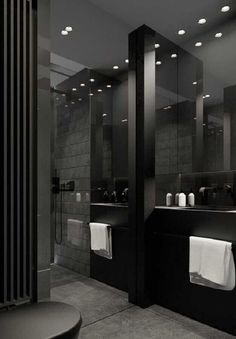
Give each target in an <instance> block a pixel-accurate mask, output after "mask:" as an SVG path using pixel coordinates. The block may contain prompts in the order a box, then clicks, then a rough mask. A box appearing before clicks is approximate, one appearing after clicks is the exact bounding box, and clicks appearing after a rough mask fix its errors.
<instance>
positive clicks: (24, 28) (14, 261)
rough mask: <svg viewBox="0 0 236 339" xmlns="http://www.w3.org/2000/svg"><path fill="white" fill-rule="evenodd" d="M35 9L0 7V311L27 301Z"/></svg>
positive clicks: (8, 1)
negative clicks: (3, 307)
mask: <svg viewBox="0 0 236 339" xmlns="http://www.w3.org/2000/svg"><path fill="white" fill-rule="evenodd" d="M35 23H36V3H35V2H34V1H32V0H31V1H28V0H4V1H1V3H0V25H1V37H0V41H1V42H0V43H1V48H0V50H1V51H0V65H1V66H0V67H1V76H0V109H1V123H0V129H1V133H0V138H1V141H0V147H1V169H0V171H1V172H0V180H1V186H0V208H1V214H0V215H1V223H0V307H2V306H7V305H11V304H17V303H19V302H22V301H24V300H29V299H31V298H32V295H33V293H32V291H33V288H32V280H33V271H34V270H33V269H34V265H33V261H34V255H33V253H34V248H36V246H33V244H34V240H35V239H34V234H35V233H34V232H33V229H34V228H35V225H36V222H35V221H36V213H35V206H36V201H35V199H34V197H35V192H36V186H35V184H34V182H35V180H36V173H35V168H36V154H37V152H36V109H35V107H36V100H35V97H36V95H35V93H36V90H35V88H36V82H35V57H34V55H35V54H34V51H35V47H34V45H35Z"/></svg>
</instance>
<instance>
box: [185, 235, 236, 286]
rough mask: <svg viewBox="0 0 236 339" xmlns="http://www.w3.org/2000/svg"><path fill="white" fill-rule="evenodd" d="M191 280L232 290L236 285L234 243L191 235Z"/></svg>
mask: <svg viewBox="0 0 236 339" xmlns="http://www.w3.org/2000/svg"><path fill="white" fill-rule="evenodd" d="M189 253H190V255H189V273H190V281H191V282H192V283H197V284H200V285H205V286H208V287H213V288H220V287H222V289H226V290H232V289H233V288H234V287H235V265H234V258H233V253H232V243H230V242H227V241H221V240H215V239H209V238H200V237H190V252H189Z"/></svg>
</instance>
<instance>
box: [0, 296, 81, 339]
mask: <svg viewBox="0 0 236 339" xmlns="http://www.w3.org/2000/svg"><path fill="white" fill-rule="evenodd" d="M81 323H82V319H81V315H80V313H79V311H78V310H77V309H75V308H74V307H73V306H71V305H67V304H64V303H59V302H42V303H38V304H30V305H23V306H18V307H16V308H15V309H13V310H10V311H2V312H0V338H1V339H48V338H62V339H64V338H65V339H71V338H74V337H75V335H76V334H78V333H79V329H80V326H81Z"/></svg>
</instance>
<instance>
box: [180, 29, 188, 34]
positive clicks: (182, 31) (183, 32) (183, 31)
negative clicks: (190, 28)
mask: <svg viewBox="0 0 236 339" xmlns="http://www.w3.org/2000/svg"><path fill="white" fill-rule="evenodd" d="M185 33H186V32H185V30H184V29H180V30H179V31H178V34H179V35H184V34H185Z"/></svg>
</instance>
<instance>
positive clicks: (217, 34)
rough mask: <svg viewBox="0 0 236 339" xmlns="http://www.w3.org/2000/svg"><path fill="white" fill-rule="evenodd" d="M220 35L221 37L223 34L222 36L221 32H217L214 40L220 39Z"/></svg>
mask: <svg viewBox="0 0 236 339" xmlns="http://www.w3.org/2000/svg"><path fill="white" fill-rule="evenodd" d="M222 35H223V34H222V33H221V32H218V33H216V34H215V38H221V37H222Z"/></svg>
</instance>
